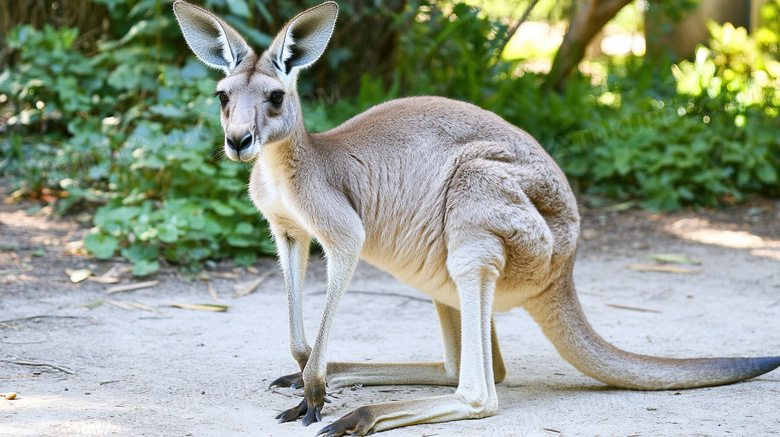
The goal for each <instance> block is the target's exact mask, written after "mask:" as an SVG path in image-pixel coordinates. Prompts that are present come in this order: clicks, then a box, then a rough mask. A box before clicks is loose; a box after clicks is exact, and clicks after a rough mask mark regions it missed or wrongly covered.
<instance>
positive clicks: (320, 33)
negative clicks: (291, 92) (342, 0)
mask: <svg viewBox="0 0 780 437" xmlns="http://www.w3.org/2000/svg"><path fill="white" fill-rule="evenodd" d="M338 13H339V6H338V5H337V4H336V2H332V1H329V2H326V3H323V4H321V5H319V6H315V7H313V8H311V9H307V10H305V11H303V12H301V13H300V14H298V15H296V16H295V18H293V19H292V20H290V22H289V23H287V25H286V26H284V28H283V29H282V31H281V32H279V35H277V36H276V38H275V39H274V41H273V43H271V47H269V48H268V54H269V55H270V56H271V60H272V61H273V64H274V68H276V70H277V73H278V74H279V77H280V78H281V79H282V81H284V82H285V83H286V84H288V85H289V84H290V82H291V81H292V79H293V78H294V77H295V76H296V75H297V72H298V70H300V69H302V68H306V67H308V66H310V65H311V64H313V63H314V62H315V61H316V60H317V59H319V57H320V56H321V55H322V52H324V51H325V47H327V45H328V41H330V37H331V35H333V28H334V27H335V25H336V17H337V16H338Z"/></svg>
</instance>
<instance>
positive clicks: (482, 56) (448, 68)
mask: <svg viewBox="0 0 780 437" xmlns="http://www.w3.org/2000/svg"><path fill="white" fill-rule="evenodd" d="M93 1H97V0H93ZM100 2H104V3H105V4H106V7H107V11H108V13H109V14H110V16H111V20H112V27H111V29H112V32H113V35H114V36H113V37H112V36H110V35H109V37H107V38H104V39H102V40H99V41H95V43H94V44H88V45H84V46H86V47H90V49H89V50H91V51H90V52H89V53H86V52H81V51H79V50H78V49H76V47H77V46H79V47H81V46H82V45H77V44H76V41H77V40H78V39H79V38H81V36H80V33H79V32H78V31H77V30H75V29H67V28H61V29H54V28H53V27H51V26H45V27H44V28H43V29H41V30H36V29H34V28H32V27H30V26H19V27H16V28H15V29H14V30H12V31H11V32H10V33H9V35H8V37H7V39H6V40H5V41H4V45H5V48H4V49H3V53H5V55H4V63H3V70H2V72H0V105H2V106H0V129H2V128H3V126H2V124H1V122H2V121H3V120H6V124H7V126H6V132H5V135H4V136H3V137H2V139H0V152H2V158H1V159H0V172H2V173H5V174H11V175H13V176H14V180H15V181H16V183H17V185H18V188H19V189H20V191H19V192H20V193H25V194H26V195H28V196H32V197H35V198H42V199H48V200H56V201H57V202H56V205H57V207H58V210H59V211H60V212H65V211H69V210H74V209H75V208H86V209H88V210H90V211H92V210H93V209H94V208H95V207H98V206H99V207H98V208H97V210H96V212H95V214H94V225H95V228H94V230H93V232H92V233H91V234H90V235H89V236H88V237H87V238H86V240H85V245H86V248H87V249H88V250H89V251H90V252H92V253H93V254H94V255H95V257H97V258H99V259H106V258H111V257H113V256H116V255H117V254H120V255H121V256H123V257H124V258H126V259H128V260H130V261H132V262H133V264H134V273H135V274H137V275H146V274H149V273H152V272H154V271H156V270H157V269H158V268H159V263H160V261H161V260H167V261H170V262H173V263H176V264H179V265H181V266H183V267H184V268H187V269H191V270H197V269H198V268H199V267H200V265H201V263H202V262H203V261H204V260H207V259H221V258H233V259H234V260H235V261H236V263H238V264H249V263H252V262H254V260H255V258H256V257H257V256H258V255H261V254H270V253H272V252H273V249H274V248H273V244H272V243H271V240H270V237H269V234H268V230H267V228H266V226H265V224H264V222H262V221H261V220H259V219H258V217H257V213H256V211H255V210H254V208H253V206H252V205H251V204H250V202H249V200H248V198H247V195H246V181H247V179H248V171H247V168H246V167H245V166H243V165H241V164H237V163H232V162H227V161H225V160H224V159H222V158H221V157H220V155H219V150H220V148H221V144H222V141H223V140H222V138H223V134H222V131H221V128H220V126H219V118H218V117H219V111H218V106H217V105H218V103H217V102H216V101H215V99H214V98H212V97H210V96H211V93H212V92H213V87H214V82H215V81H216V80H218V73H216V72H213V71H207V70H206V68H205V67H204V66H202V65H201V64H200V63H199V62H198V61H197V60H195V58H194V56H191V55H189V51H188V50H187V49H186V47H185V46H184V42H183V38H181V35H180V34H179V30H178V27H177V25H176V24H175V22H174V21H173V16H172V14H171V13H170V5H169V4H168V3H169V2H168V1H167V0H165V1H162V0H143V1H140V0H120V1H115V2H108V1H105V0H100ZM314 3H316V2H314ZM206 5H207V6H208V7H212V8H215V9H216V10H217V11H218V12H219V13H220V14H222V15H224V16H225V17H226V18H227V19H228V21H229V22H231V24H233V25H234V26H235V27H236V28H238V29H239V30H240V31H241V32H242V33H243V34H244V35H247V36H248V39H249V40H250V43H251V44H252V45H253V46H255V47H262V46H263V45H265V44H267V43H268V42H269V41H270V36H269V35H268V34H266V33H264V31H265V30H267V29H270V28H271V27H273V28H274V29H273V30H274V31H275V30H276V27H278V22H279V20H278V19H279V18H280V17H281V18H283V19H286V18H288V17H289V16H291V15H292V14H294V13H295V12H297V11H298V9H299V8H298V7H297V6H295V5H293V4H292V3H290V2H245V1H241V0H231V1H226V0H211V1H209V2H207V4H206ZM771 5H774V6H776V2H775V3H772V4H771ZM771 5H770V6H771ZM343 6H344V8H343V11H342V20H341V24H342V25H344V26H346V29H348V30H349V31H353V30H354V31H356V32H358V31H359V32H364V33H365V34H366V35H368V37H369V39H370V40H371V42H372V44H373V43H376V44H378V45H381V50H380V51H378V52H377V53H371V51H370V50H368V49H367V48H366V47H365V46H363V45H361V41H362V40H360V39H355V38H349V37H348V36H349V35H348V34H346V33H342V34H340V36H339V34H338V33H337V36H336V40H335V41H334V46H333V47H331V48H330V49H329V53H330V54H329V55H328V56H326V57H325V58H323V60H321V61H320V63H319V66H318V67H317V69H316V70H314V71H311V72H307V73H305V74H303V75H302V76H301V83H300V88H301V92H302V95H303V94H305V93H306V92H307V91H308V90H310V89H318V90H319V91H318V92H322V91H324V90H327V91H326V93H327V94H328V97H327V99H325V100H327V102H328V103H335V104H337V105H338V107H335V108H329V107H326V106H325V105H323V104H322V103H325V102H322V101H321V102H319V103H320V104H317V105H304V110H305V119H306V124H307V126H308V127H309V128H310V129H312V130H325V129H328V128H331V127H333V126H335V125H337V124H339V123H341V122H342V121H344V120H346V119H347V118H349V117H350V116H352V115H355V114H357V113H359V112H360V111H363V110H365V109H367V108H368V107H370V106H372V105H374V104H377V103H379V102H382V101H385V100H389V99H391V98H395V97H400V96H405V95H419V94H436V95H443V96H447V97H451V98H455V99H460V100H465V101H470V102H472V103H475V104H477V105H478V106H481V107H483V108H485V109H488V110H491V111H494V112H496V113H498V114H499V115H501V116H503V117H504V118H505V119H507V120H508V121H509V122H511V123H513V124H515V125H517V126H519V127H521V128H523V129H525V130H527V131H528V132H530V133H531V134H532V135H534V136H535V137H536V138H537V139H538V140H539V141H540V143H541V144H542V145H543V146H544V147H545V148H546V149H547V150H548V151H549V152H550V153H551V154H552V155H553V157H554V158H555V159H556V160H557V161H558V162H559V163H560V165H561V167H562V168H563V169H564V171H565V172H566V173H567V175H568V177H569V178H570V180H571V181H572V183H573V184H574V185H575V186H578V187H579V188H580V189H582V190H585V191H587V192H591V193H599V194H604V195H609V196H613V197H615V198H619V199H625V198H638V199H640V200H641V202H642V205H643V206H644V207H646V208H650V209H674V208H678V207H680V206H681V205H718V204H721V203H723V202H727V201H732V200H734V199H737V200H739V199H742V198H744V197H745V196H746V195H747V194H750V193H760V194H765V195H780V189H779V188H778V185H779V183H778V178H779V177H780V175H778V162H779V160H780V139H778V136H777V134H776V132H778V128H780V125H779V123H778V117H777V116H778V109H777V108H778V105H780V91H778V90H780V86H778V83H779V80H780V64H779V63H778V62H777V59H776V56H777V41H778V38H777V29H775V28H772V27H771V26H770V27H767V28H764V29H762V30H760V31H759V32H758V33H757V35H759V36H760V38H759V39H757V40H753V39H752V38H751V37H749V36H748V35H747V34H746V33H744V32H743V31H741V30H739V29H734V28H733V27H729V26H722V27H721V26H713V27H711V31H712V33H713V43H712V44H711V48H709V49H707V48H704V47H702V48H699V50H698V51H697V55H696V58H695V59H694V60H692V61H683V62H681V63H679V64H677V65H673V64H668V65H666V66H658V65H655V66H653V68H648V65H647V64H645V62H644V60H643V59H641V58H627V59H611V60H609V61H608V63H607V64H606V65H605V66H603V69H605V70H607V71H609V73H610V74H609V76H608V79H607V82H606V83H604V84H599V85H593V84H592V83H591V78H589V77H585V76H582V75H575V76H574V77H573V78H572V79H571V80H569V82H568V83H567V85H566V87H565V89H564V90H563V91H562V92H561V93H556V92H552V91H549V90H547V89H546V88H543V87H542V86H541V84H542V79H543V77H542V76H540V75H537V74H530V73H522V72H521V71H520V72H519V70H518V69H517V65H516V64H515V63H511V62H506V61H504V60H502V59H500V56H499V55H500V53H499V51H500V47H501V44H502V40H503V37H504V33H505V32H506V27H505V26H504V25H503V24H501V23H500V22H498V21H496V20H495V19H492V18H490V17H489V16H487V15H485V14H483V13H482V12H481V11H479V10H478V9H477V8H475V7H473V6H469V5H466V4H462V3H449V2H434V1H432V0H422V1H410V2H396V1H391V2H386V3H382V4H377V5H374V6H371V7H363V6H360V2H344V4H343ZM777 10H778V9H777V7H775V9H769V8H765V10H764V14H765V15H767V14H769V15H771V14H772V13H775V14H776V13H777ZM344 15H346V16H347V17H353V18H354V19H352V20H344V18H345V17H344ZM368 16H370V17H373V18H371V19H370V20H368V21H365V23H368V24H366V26H368V27H371V28H370V29H363V27H359V26H357V25H356V24H355V23H359V22H361V20H362V19H363V18H365V17H368ZM770 21H771V20H770ZM344 23H347V24H344ZM770 24H771V25H774V22H770ZM356 26H357V27H356ZM256 29H261V30H256ZM360 29H363V30H360ZM268 31H272V30H268ZM109 33H110V32H109ZM361 34H362V33H361ZM396 36H397V38H396ZM348 42H349V43H351V44H352V45H348V44H347V43H348ZM380 58H381V59H380ZM364 59H365V61H364ZM347 60H349V61H347ZM388 60H389V61H388ZM388 63H389V64H388ZM354 65H360V68H350V66H354ZM388 65H390V66H391V67H392V68H389V69H388ZM361 72H362V73H363V74H362V76H359V80H355V77H358V76H357V75H358V74H361ZM334 81H335V82H334ZM334 83H335V84H337V85H336V88H333V85H332V84H334ZM328 84H331V85H328ZM338 84H344V85H343V86H340V85H338ZM334 90H335V91H334ZM320 97H322V96H320ZM320 100H322V99H320Z"/></svg>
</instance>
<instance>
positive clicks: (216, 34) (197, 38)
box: [173, 1, 252, 75]
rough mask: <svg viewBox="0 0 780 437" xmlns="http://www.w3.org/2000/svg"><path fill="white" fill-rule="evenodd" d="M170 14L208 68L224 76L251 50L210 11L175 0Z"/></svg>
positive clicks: (230, 28)
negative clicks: (221, 72)
mask: <svg viewBox="0 0 780 437" xmlns="http://www.w3.org/2000/svg"><path fill="white" fill-rule="evenodd" d="M173 13H174V14H175V15H176V20H178V21H179V26H181V33H183V34H184V39H185V40H187V45H189V46H190V49H191V50H192V52H193V53H195V55H196V56H197V57H198V59H200V60H201V61H203V63H204V64H206V65H208V66H209V67H211V68H217V69H220V70H222V71H224V72H225V74H226V75H228V74H230V73H232V72H233V70H235V68H236V67H237V66H238V64H240V63H241V61H242V60H243V59H245V58H246V57H247V56H248V55H249V54H251V53H252V49H250V48H249V45H248V44H247V43H246V41H244V39H243V38H241V35H239V34H238V32H236V31H235V29H233V28H232V27H230V26H229V25H228V24H227V23H225V22H224V21H222V20H221V19H220V18H219V17H217V16H216V15H214V14H212V13H211V12H209V11H207V10H205V9H203V8H201V7H199V6H195V5H191V4H189V3H186V2H183V1H177V2H175V3H174V4H173Z"/></svg>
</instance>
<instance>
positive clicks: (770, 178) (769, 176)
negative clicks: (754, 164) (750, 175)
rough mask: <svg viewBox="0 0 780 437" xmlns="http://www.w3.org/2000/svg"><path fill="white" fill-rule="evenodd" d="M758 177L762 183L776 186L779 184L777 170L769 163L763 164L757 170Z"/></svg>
mask: <svg viewBox="0 0 780 437" xmlns="http://www.w3.org/2000/svg"><path fill="white" fill-rule="evenodd" d="M756 176H758V179H760V180H761V182H764V183H767V184H774V183H775V182H777V170H775V168H774V167H772V164H770V163H769V162H764V163H762V164H761V165H760V166H759V167H758V168H757V169H756Z"/></svg>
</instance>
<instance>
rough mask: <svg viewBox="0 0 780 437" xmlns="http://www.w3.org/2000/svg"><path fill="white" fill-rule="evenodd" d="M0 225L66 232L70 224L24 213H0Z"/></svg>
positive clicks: (71, 225) (70, 226)
mask: <svg viewBox="0 0 780 437" xmlns="http://www.w3.org/2000/svg"><path fill="white" fill-rule="evenodd" d="M0 224H2V225H4V226H10V227H15V228H28V229H37V230H40V231H49V230H55V231H67V230H69V229H71V228H72V227H73V224H72V223H69V222H61V221H55V220H50V219H49V218H48V217H39V216H36V215H29V214H27V213H26V212H24V211H21V210H20V211H14V212H0Z"/></svg>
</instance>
